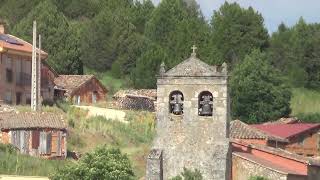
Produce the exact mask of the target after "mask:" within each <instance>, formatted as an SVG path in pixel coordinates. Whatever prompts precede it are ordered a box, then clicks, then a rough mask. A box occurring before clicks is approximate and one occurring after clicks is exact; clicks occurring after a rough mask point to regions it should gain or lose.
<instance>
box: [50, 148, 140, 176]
mask: <svg viewBox="0 0 320 180" xmlns="http://www.w3.org/2000/svg"><path fill="white" fill-rule="evenodd" d="M50 178H51V179H52V180H61V179H63V180H80V179H83V180H90V179H95V180H100V179H101V180H102V179H108V180H118V179H127V180H131V179H133V178H134V173H133V171H132V167H131V163H130V161H129V159H128V157H127V156H126V155H124V154H122V153H121V152H120V150H119V149H116V148H107V147H106V146H102V147H98V148H97V149H95V150H94V151H93V152H91V153H87V154H85V155H84V157H83V158H81V159H80V160H79V162H78V163H76V164H74V165H71V166H67V167H65V168H63V169H58V170H57V172H56V173H55V174H53V175H52V176H51V177H50Z"/></svg>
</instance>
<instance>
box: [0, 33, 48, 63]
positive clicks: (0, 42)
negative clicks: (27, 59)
mask: <svg viewBox="0 0 320 180" xmlns="http://www.w3.org/2000/svg"><path fill="white" fill-rule="evenodd" d="M0 35H1V36H4V38H6V39H7V38H9V39H13V40H15V41H16V42H18V43H17V44H16V43H10V42H9V41H6V40H4V39H3V38H0V47H2V48H4V49H9V50H16V51H22V52H26V53H30V55H31V53H32V44H30V43H28V42H27V41H24V40H22V39H20V38H18V37H16V36H13V35H10V34H0ZM37 51H39V50H38V49H37ZM41 54H42V56H43V57H44V58H45V57H47V56H48V54H47V53H46V52H44V51H41Z"/></svg>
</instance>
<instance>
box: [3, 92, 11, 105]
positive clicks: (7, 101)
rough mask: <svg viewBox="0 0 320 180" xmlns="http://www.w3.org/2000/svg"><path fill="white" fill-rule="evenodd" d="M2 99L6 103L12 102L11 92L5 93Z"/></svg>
mask: <svg viewBox="0 0 320 180" xmlns="http://www.w3.org/2000/svg"><path fill="white" fill-rule="evenodd" d="M4 101H5V103H6V104H12V93H11V92H10V91H7V92H6V93H5V97H4Z"/></svg>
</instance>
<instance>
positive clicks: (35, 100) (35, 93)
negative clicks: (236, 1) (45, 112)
mask: <svg viewBox="0 0 320 180" xmlns="http://www.w3.org/2000/svg"><path fill="white" fill-rule="evenodd" d="M32 37H33V41H32V62H31V64H32V68H31V70H32V75H31V109H32V110H33V111H37V110H39V85H38V84H39V79H40V77H39V70H40V67H39V66H38V63H39V62H37V22H36V21H33V36H32Z"/></svg>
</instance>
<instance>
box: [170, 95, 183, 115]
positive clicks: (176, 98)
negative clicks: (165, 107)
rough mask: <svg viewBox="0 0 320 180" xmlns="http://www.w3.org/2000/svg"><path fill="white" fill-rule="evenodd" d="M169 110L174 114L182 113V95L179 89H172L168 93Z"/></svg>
mask: <svg viewBox="0 0 320 180" xmlns="http://www.w3.org/2000/svg"><path fill="white" fill-rule="evenodd" d="M169 100H170V101H169V110H170V113H172V114H175V115H182V114H183V101H184V97H183V94H182V92H180V91H173V92H172V93H170V96H169Z"/></svg>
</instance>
